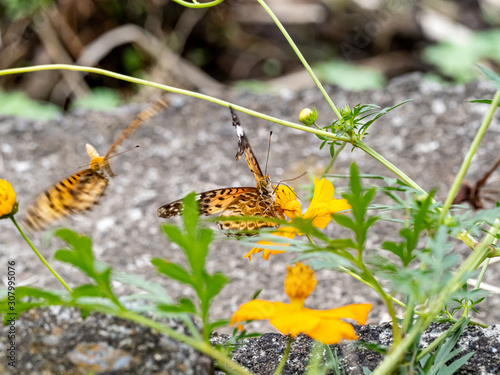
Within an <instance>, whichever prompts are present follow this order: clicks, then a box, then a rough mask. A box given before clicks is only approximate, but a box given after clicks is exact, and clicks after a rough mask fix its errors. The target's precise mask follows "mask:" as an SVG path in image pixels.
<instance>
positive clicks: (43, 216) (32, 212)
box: [24, 169, 108, 231]
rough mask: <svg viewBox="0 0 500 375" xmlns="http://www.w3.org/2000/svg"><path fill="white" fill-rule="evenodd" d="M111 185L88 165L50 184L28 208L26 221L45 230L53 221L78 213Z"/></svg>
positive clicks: (33, 226)
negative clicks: (86, 167)
mask: <svg viewBox="0 0 500 375" xmlns="http://www.w3.org/2000/svg"><path fill="white" fill-rule="evenodd" d="M107 186H108V179H107V178H104V177H102V176H101V175H100V174H98V173H96V172H94V171H93V170H92V169H85V170H83V171H80V172H77V173H75V174H73V175H71V176H69V177H66V178H65V179H63V180H61V181H59V182H58V183H56V184H54V185H53V186H51V187H50V188H48V189H47V190H46V191H45V192H44V193H42V194H40V195H39V196H38V197H37V198H36V199H35V202H34V203H33V204H32V205H30V207H29V208H28V210H27V214H26V217H25V218H24V224H25V225H26V227H27V228H28V229H30V230H32V231H38V230H44V229H46V228H47V227H48V226H49V225H50V224H52V223H53V222H54V221H56V220H58V219H60V218H62V217H64V216H66V215H77V214H80V213H82V212H84V211H86V210H88V209H90V208H91V207H92V206H93V205H94V204H96V203H97V202H98V201H99V198H100V197H101V196H102V195H103V194H104V190H106V187H107Z"/></svg>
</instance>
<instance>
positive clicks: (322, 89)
mask: <svg viewBox="0 0 500 375" xmlns="http://www.w3.org/2000/svg"><path fill="white" fill-rule="evenodd" d="M257 1H258V2H259V3H260V5H261V6H262V7H263V8H264V10H265V11H266V12H267V14H269V16H270V17H271V19H272V20H273V21H274V23H275V24H276V26H278V29H280V31H281V33H282V34H283V36H284V37H285V39H286V40H287V42H288V44H290V47H292V49H293V50H294V52H295V54H296V55H297V57H298V58H299V60H300V62H301V63H302V65H304V68H306V70H307V72H308V73H309V75H310V76H311V78H312V80H313V81H314V83H315V84H316V86H318V89H319V91H321V93H322V94H323V96H324V97H325V99H326V101H327V102H328V104H330V107H331V108H332V109H333V112H335V115H336V116H337V117H338V119H339V120H342V115H341V114H340V112H339V110H338V109H337V107H336V106H335V104H334V103H333V101H332V99H330V96H328V94H327V92H326V90H325V88H324V87H323V85H322V84H321V82H320V81H319V79H318V77H316V74H314V72H313V70H312V69H311V67H310V66H309V64H308V62H307V60H306V59H305V58H304V56H303V55H302V52H300V50H299V48H298V47H297V45H296V44H295V42H294V41H293V39H292V38H291V37H290V34H288V32H287V31H286V29H285V27H284V26H283V24H282V23H281V22H280V20H279V19H278V17H276V15H275V14H274V13H273V11H272V10H271V8H269V7H268V6H267V4H266V3H265V2H264V0H257Z"/></svg>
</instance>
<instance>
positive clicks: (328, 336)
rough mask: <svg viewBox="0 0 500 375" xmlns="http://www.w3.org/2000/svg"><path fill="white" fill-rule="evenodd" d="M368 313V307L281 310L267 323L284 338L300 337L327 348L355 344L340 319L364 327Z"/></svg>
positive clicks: (352, 333) (344, 323)
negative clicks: (335, 345)
mask: <svg viewBox="0 0 500 375" xmlns="http://www.w3.org/2000/svg"><path fill="white" fill-rule="evenodd" d="M370 309H371V305H370V304H358V305H348V306H343V307H339V308H337V309H332V310H312V309H305V308H302V309H298V310H297V309H291V310H290V309H282V310H281V311H280V314H279V315H278V314H276V317H274V318H270V323H271V324H272V325H273V326H274V327H275V328H276V329H277V330H278V331H280V332H281V333H282V334H284V335H288V334H290V335H291V336H292V337H295V336H297V335H298V334H299V333H304V334H306V335H307V336H309V337H311V338H312V339H315V340H317V341H319V342H322V343H323V344H328V345H331V344H336V343H338V342H340V341H341V340H343V339H346V340H356V339H357V338H358V337H357V336H356V333H355V332H354V328H353V327H352V325H351V324H349V323H347V322H344V321H342V320H340V319H354V320H356V321H357V322H358V323H359V324H364V323H366V318H367V315H368V312H369V311H370ZM344 314H345V315H344Z"/></svg>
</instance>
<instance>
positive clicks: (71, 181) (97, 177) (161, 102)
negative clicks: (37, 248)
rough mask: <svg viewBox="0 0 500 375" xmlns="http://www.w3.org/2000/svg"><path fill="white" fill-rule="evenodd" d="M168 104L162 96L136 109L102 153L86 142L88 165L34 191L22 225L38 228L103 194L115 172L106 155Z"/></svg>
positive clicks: (83, 208)
mask: <svg viewBox="0 0 500 375" xmlns="http://www.w3.org/2000/svg"><path fill="white" fill-rule="evenodd" d="M168 105H169V101H168V100H167V99H166V98H164V97H162V98H160V99H158V100H157V101H155V102H154V103H153V104H152V105H151V106H149V107H148V108H146V109H145V110H143V111H142V112H140V113H139V114H138V115H137V117H136V118H135V119H134V120H133V121H132V122H131V123H130V124H129V125H128V126H127V128H125V129H124V130H123V132H122V133H121V134H120V136H119V137H118V138H117V139H116V140H115V141H114V142H113V144H112V145H111V147H110V148H109V150H108V152H107V153H106V155H104V156H100V155H99V153H98V152H97V151H96V149H95V148H94V147H93V146H91V145H90V144H87V153H88V155H89V157H90V159H91V161H90V165H89V168H87V169H84V170H82V171H79V172H76V173H75V174H73V175H71V176H68V177H66V178H64V179H62V180H61V181H59V182H57V183H55V184H54V185H53V186H51V187H50V188H48V189H47V190H46V191H44V192H43V193H41V194H40V195H38V196H37V197H36V198H35V200H34V202H33V203H32V204H31V205H30V206H29V207H28V208H27V211H26V216H25V217H24V218H23V223H24V225H25V226H26V227H27V228H28V229H29V230H31V231H40V230H44V229H46V228H47V227H48V226H49V225H51V224H52V223H53V222H54V221H56V220H58V219H60V218H62V217H65V216H67V215H78V214H81V213H83V212H84V211H86V210H89V209H90V208H91V207H92V206H93V205H94V204H96V203H97V202H98V201H99V198H100V197H101V196H102V195H103V194H104V191H105V190H106V187H107V186H108V178H107V176H110V177H114V176H115V174H114V173H113V171H112V170H111V167H110V165H109V158H110V157H112V156H113V155H112V154H113V153H114V152H115V151H116V149H117V147H118V146H119V145H120V144H121V143H122V142H123V141H124V140H125V139H126V138H127V137H129V136H130V135H131V134H132V133H133V132H134V131H135V130H136V129H137V128H138V127H139V126H140V125H141V124H143V123H144V122H145V121H146V120H148V119H149V118H151V117H153V116H154V115H156V114H157V113H158V112H160V111H161V110H162V109H163V108H166V107H168Z"/></svg>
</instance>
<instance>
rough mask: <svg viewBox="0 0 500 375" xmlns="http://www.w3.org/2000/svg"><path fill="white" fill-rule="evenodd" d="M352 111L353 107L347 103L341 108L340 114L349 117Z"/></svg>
mask: <svg viewBox="0 0 500 375" xmlns="http://www.w3.org/2000/svg"><path fill="white" fill-rule="evenodd" d="M351 113H352V110H351V107H349V105H348V104H346V106H345V107H344V108H341V109H340V114H341V115H342V117H347V116H349V115H350V114H351Z"/></svg>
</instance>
